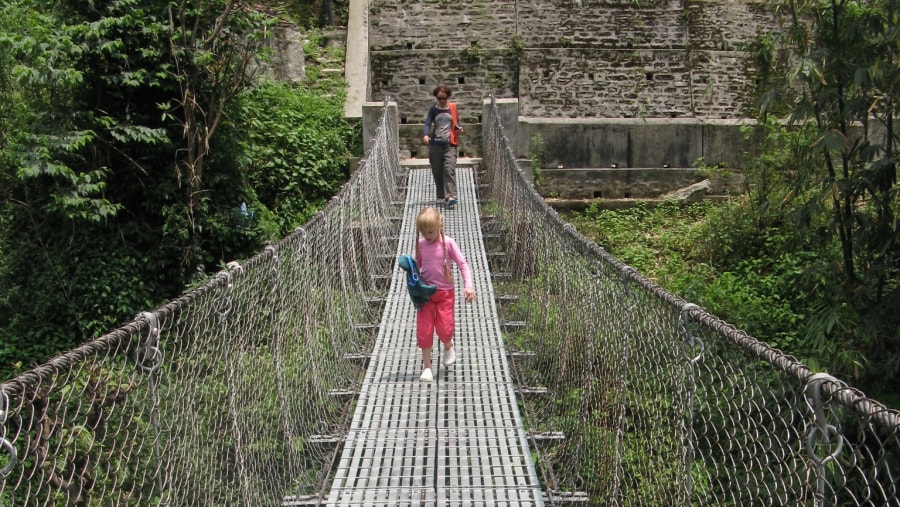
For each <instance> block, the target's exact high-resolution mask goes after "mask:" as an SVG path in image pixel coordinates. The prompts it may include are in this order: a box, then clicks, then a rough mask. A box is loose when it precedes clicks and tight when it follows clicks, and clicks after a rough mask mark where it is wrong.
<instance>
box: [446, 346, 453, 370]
mask: <svg viewBox="0 0 900 507" xmlns="http://www.w3.org/2000/svg"><path fill="white" fill-rule="evenodd" d="M455 362H456V347H453V348H452V349H450V350H447V351H445V352H444V366H450V365H451V364H453V363H455Z"/></svg>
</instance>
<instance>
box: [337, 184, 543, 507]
mask: <svg viewBox="0 0 900 507" xmlns="http://www.w3.org/2000/svg"><path fill="white" fill-rule="evenodd" d="M457 180H458V187H459V188H458V191H459V194H460V195H459V197H460V203H459V204H458V205H457V206H456V209H453V210H442V212H443V214H444V227H445V230H446V233H447V234H448V235H449V236H451V237H453V238H454V239H456V241H457V242H458V243H459V245H460V248H461V249H462V250H463V253H464V254H465V255H466V259H467V261H468V263H469V267H470V269H471V270H472V275H473V278H474V280H475V290H476V292H477V294H478V298H477V300H476V301H475V302H474V303H469V304H466V303H465V302H464V301H463V299H462V297H460V296H461V294H462V287H461V280H460V277H459V275H458V273H455V278H456V282H457V302H456V309H455V312H456V319H457V322H456V335H455V338H454V340H455V343H456V347H457V354H458V360H457V362H456V364H454V365H452V366H451V367H449V368H446V367H444V366H443V364H442V363H441V357H440V353H441V351H442V349H441V347H440V346H439V345H438V343H439V342H438V341H437V338H436V337H435V347H434V348H433V349H432V351H433V370H434V373H435V376H434V377H435V378H434V382H433V383H423V382H420V381H419V374H420V373H421V370H422V358H421V352H420V351H419V349H418V348H417V347H416V338H415V310H414V308H413V306H412V303H411V302H410V300H409V297H408V296H407V293H406V288H405V285H404V284H405V280H404V272H403V271H402V270H401V269H400V268H399V267H397V266H396V265H395V268H394V272H393V277H392V281H391V287H390V291H389V294H388V298H387V302H386V305H385V310H384V315H383V316H382V319H381V326H380V328H379V335H378V339H377V343H376V345H375V348H374V350H373V352H372V357H371V359H370V361H369V367H368V371H367V372H366V376H365V380H364V383H363V386H362V392H361V394H360V398H359V400H358V404H357V407H356V412H355V414H354V417H353V421H352V426H351V428H350V431H349V433H348V435H347V438H346V441H345V443H344V448H343V452H342V455H341V457H340V462H339V464H338V469H337V471H336V475H335V478H334V482H333V484H332V486H331V489H330V494H329V497H328V504H329V505H346V506H355V505H365V506H376V505H391V506H393V505H421V506H441V505H454V506H459V505H471V506H475V505H484V506H488V505H491V506H493V505H505V506H516V505H529V506H534V505H543V500H542V496H541V489H540V485H539V482H538V479H537V474H536V473H535V469H534V466H533V465H532V461H531V455H530V452H529V450H528V445H527V441H526V435H525V430H524V427H523V425H522V420H521V417H520V415H519V410H518V406H517V404H516V397H515V393H514V391H513V386H512V381H511V377H510V374H509V367H508V364H507V360H506V351H505V349H504V346H503V341H502V337H501V332H500V324H499V320H498V318H497V310H496V307H495V304H494V293H493V287H492V285H491V277H490V272H489V269H488V263H487V256H486V254H485V250H484V244H483V242H482V237H481V227H480V219H479V216H478V207H477V203H476V199H477V196H476V192H475V175H474V169H472V168H466V167H460V168H459V169H458V171H457ZM433 201H434V184H433V181H432V178H431V172H430V169H411V170H410V171H409V186H408V192H407V198H406V203H405V206H404V216H403V224H402V229H401V234H400V241H399V247H398V254H402V253H409V254H412V253H413V252H414V251H415V247H414V245H415V243H414V241H415V238H416V230H415V218H416V215H417V214H418V213H419V211H420V210H421V209H422V208H424V207H425V206H428V205H431V204H432V203H433ZM454 271H455V270H454Z"/></svg>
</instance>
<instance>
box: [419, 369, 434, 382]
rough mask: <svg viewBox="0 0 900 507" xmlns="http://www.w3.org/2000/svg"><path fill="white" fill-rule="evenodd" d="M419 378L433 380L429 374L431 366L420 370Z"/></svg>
mask: <svg viewBox="0 0 900 507" xmlns="http://www.w3.org/2000/svg"><path fill="white" fill-rule="evenodd" d="M419 380H421V381H422V382H431V381H432V380H434V377H432V376H431V368H425V369H424V370H423V371H422V376H421V377H419Z"/></svg>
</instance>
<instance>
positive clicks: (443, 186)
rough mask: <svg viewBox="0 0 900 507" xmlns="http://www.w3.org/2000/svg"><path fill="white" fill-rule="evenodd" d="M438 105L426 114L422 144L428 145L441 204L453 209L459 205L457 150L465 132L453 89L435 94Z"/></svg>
mask: <svg viewBox="0 0 900 507" xmlns="http://www.w3.org/2000/svg"><path fill="white" fill-rule="evenodd" d="M431 94H432V95H434V98H435V99H437V103H436V104H435V105H433V106H431V108H429V109H428V114H427V115H425V130H424V133H423V136H422V142H423V143H425V144H426V145H428V161H429V162H430V163H431V174H432V176H434V186H435V188H436V190H437V203H438V204H446V205H447V207H448V208H452V207H453V206H455V205H456V203H457V202H458V199H457V197H456V147H457V146H458V145H459V138H458V134H459V133H460V132H462V131H463V128H462V125H460V124H459V114H458V113H457V111H456V103H455V102H450V95H451V94H452V92H451V91H450V88H448V87H446V86H444V85H440V86H438V87H437V88H435V89H434V91H432V92H431Z"/></svg>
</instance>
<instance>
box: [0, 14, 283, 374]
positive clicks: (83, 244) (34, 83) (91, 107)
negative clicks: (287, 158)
mask: <svg viewBox="0 0 900 507" xmlns="http://www.w3.org/2000/svg"><path fill="white" fill-rule="evenodd" d="M2 9H3V11H2V12H3V13H4V15H6V19H11V16H16V18H17V19H16V21H17V23H18V24H16V23H11V22H10V23H8V24H7V26H5V27H4V29H5V30H4V32H3V34H0V35H2V36H0V44H2V45H3V49H5V51H3V52H2V53H3V54H2V56H0V72H2V76H0V87H2V90H0V91H2V93H3V97H4V99H6V98H9V99H10V100H11V102H10V103H8V104H5V105H4V106H3V107H4V108H6V110H8V111H13V112H15V115H14V116H13V117H10V118H9V120H8V121H7V122H6V123H5V124H4V126H5V127H7V128H6V129H5V131H4V134H3V138H2V139H3V141H2V143H3V144H2V145H0V164H2V165H0V181H2V185H3V190H4V194H3V202H2V206H3V208H4V210H3V211H4V213H3V216H2V226H3V229H2V232H0V241H2V243H0V253H2V258H3V261H4V264H3V265H2V266H0V293H2V294H3V298H2V299H0V335H2V336H0V343H3V344H4V345H3V348H0V372H2V371H5V370H6V371H8V368H9V364H10V358H11V357H29V358H33V357H41V358H44V357H47V356H48V355H50V354H51V353H54V352H58V351H60V350H63V349H65V348H68V347H71V346H72V345H74V344H77V343H79V342H81V341H83V340H86V339H89V338H91V337H93V336H96V335H97V334H99V333H101V332H105V331H107V330H108V329H110V328H111V327H112V326H113V325H115V324H117V323H118V322H121V321H122V320H125V319H130V318H131V317H133V315H134V313H135V312H136V311H139V310H140V309H145V308H148V307H151V306H152V305H155V304H158V303H159V302H160V301H162V300H163V299H165V298H168V297H172V296H174V295H177V294H179V293H180V292H181V291H182V290H183V287H184V283H185V282H186V281H187V280H188V279H189V277H190V276H191V275H193V274H195V273H196V269H197V268H198V266H201V264H200V261H198V259H203V260H204V261H205V264H204V265H203V267H205V266H207V265H214V267H217V265H216V260H218V258H219V255H218V254H219V253H218V252H207V254H206V255H205V256H204V255H201V254H200V253H199V252H198V251H197V250H198V248H201V247H202V240H200V239H199V234H200V232H202V234H206V235H207V236H208V235H211V234H218V233H221V231H222V229H223V228H222V227H219V228H215V227H209V226H208V225H209V223H210V222H211V221H215V220H220V219H221V216H230V214H231V210H223V209H220V206H221V201H217V200H215V199H213V198H212V197H211V194H214V193H215V191H216V190H217V189H227V192H228V193H232V194H234V195H233V196H232V200H235V199H236V200H237V202H238V203H240V199H241V198H242V195H241V193H242V192H247V190H246V182H245V181H244V180H243V178H242V176H241V175H240V174H238V173H236V172H235V171H233V170H231V169H229V168H223V169H221V170H220V171H219V172H220V174H219V175H217V176H216V178H210V177H209V176H208V173H209V171H205V172H204V171H203V160H204V159H205V157H206V155H207V154H208V150H209V146H210V144H211V142H212V139H213V135H214V134H215V132H216V129H217V126H218V125H219V124H220V122H221V121H222V111H223V108H224V105H225V104H227V102H228V101H229V100H230V99H231V97H233V95H234V94H235V93H237V92H238V91H239V90H240V89H241V87H243V86H246V85H247V84H248V81H247V76H248V74H247V72H246V71H247V68H248V67H247V62H249V61H250V60H251V59H252V58H253V57H254V56H256V54H257V52H258V49H259V45H258V43H259V41H261V40H262V39H263V38H264V37H265V36H266V34H267V30H266V26H267V23H268V18H266V17H264V16H261V15H258V14H256V13H254V12H253V11H252V9H251V8H250V6H249V4H247V3H242V2H236V1H224V0H223V1H202V2H200V1H198V2H187V1H183V0H96V1H93V2H83V1H80V0H62V1H51V0H13V1H12V2H6V3H5V4H4V6H3V7H2ZM12 9H17V10H16V11H13V10H12ZM13 119H14V123H13ZM173 154H174V156H173ZM173 160H175V162H173ZM211 180H212V181H214V184H210V181H211ZM198 202H200V203H203V207H201V208H198V206H197V205H196V204H197V203H198ZM198 210H199V212H200V214H201V216H198ZM188 212H190V213H191V214H190V217H189V220H188V219H187V218H186V217H187V216H188V215H187V213H188ZM188 222H190V223H193V224H200V226H198V227H197V228H196V229H191V228H189V227H186V226H185V224H186V223H188ZM203 225H207V227H205V228H204V227H203ZM185 231H187V232H185ZM232 243H233V241H232ZM185 252H190V255H189V256H186V254H185ZM230 253H234V252H230ZM23 301H28V302H29V304H28V305H22V304H21V302H23ZM26 366H27V365H26Z"/></svg>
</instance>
